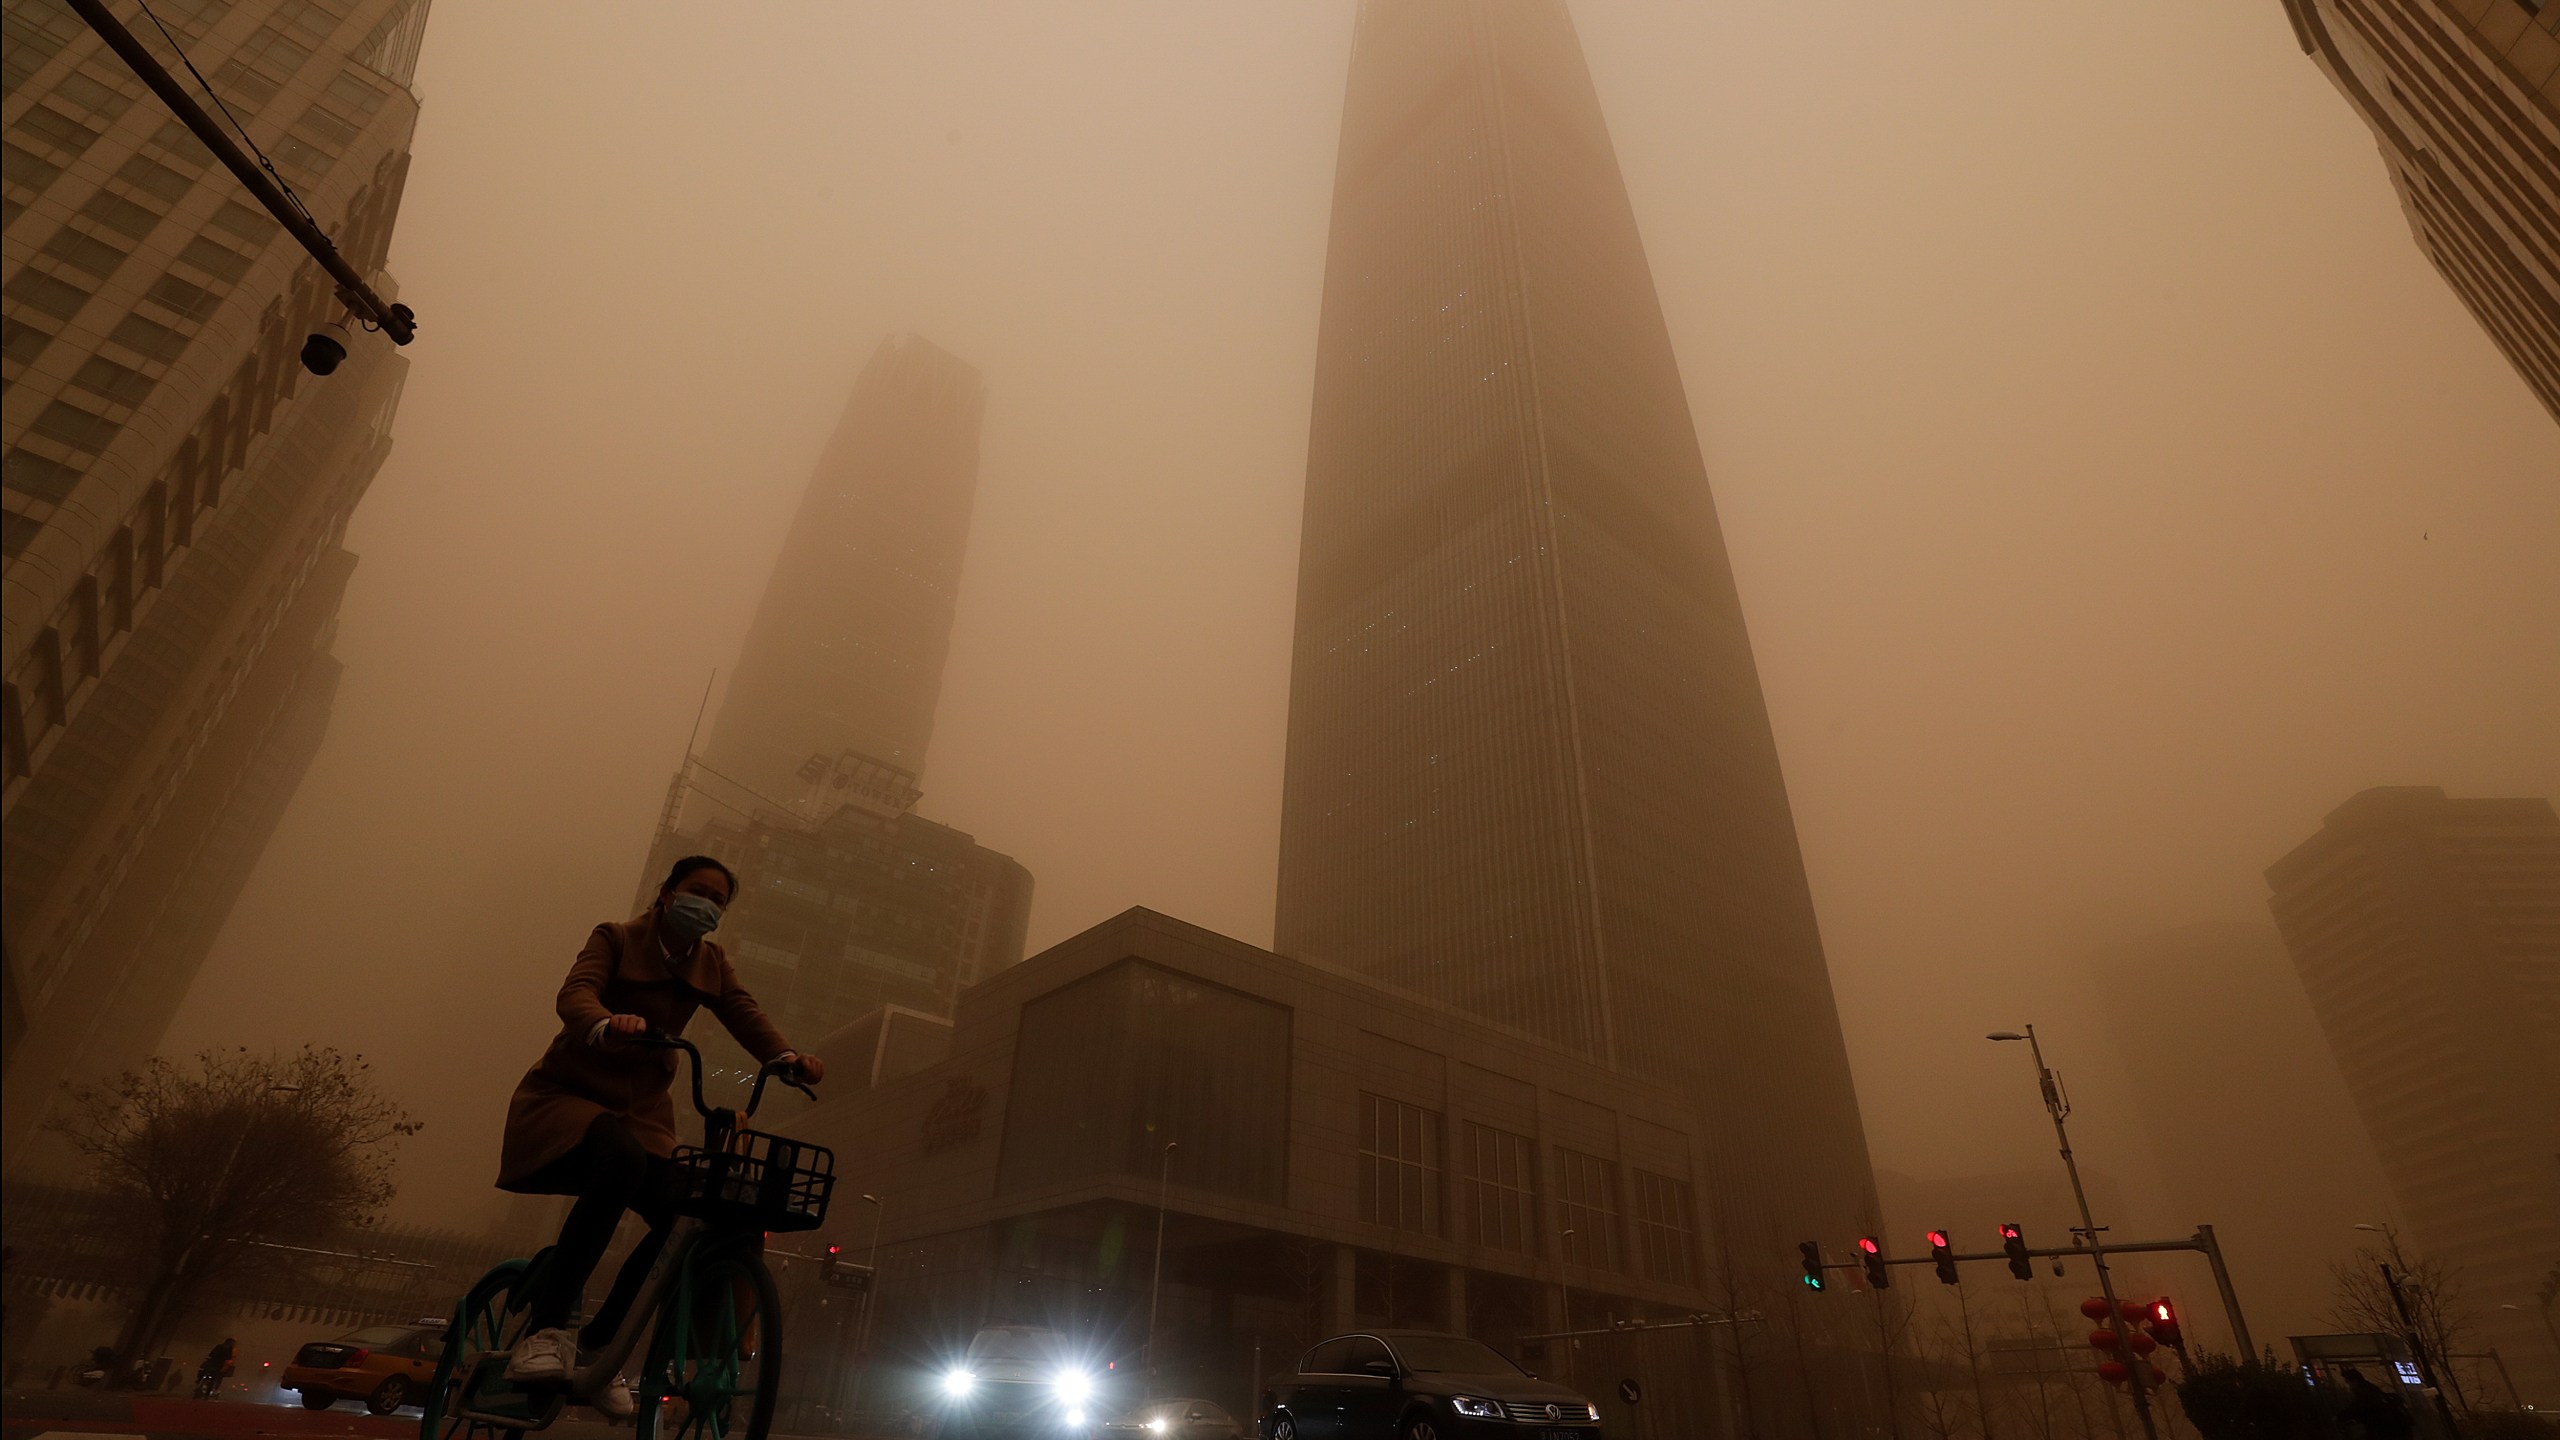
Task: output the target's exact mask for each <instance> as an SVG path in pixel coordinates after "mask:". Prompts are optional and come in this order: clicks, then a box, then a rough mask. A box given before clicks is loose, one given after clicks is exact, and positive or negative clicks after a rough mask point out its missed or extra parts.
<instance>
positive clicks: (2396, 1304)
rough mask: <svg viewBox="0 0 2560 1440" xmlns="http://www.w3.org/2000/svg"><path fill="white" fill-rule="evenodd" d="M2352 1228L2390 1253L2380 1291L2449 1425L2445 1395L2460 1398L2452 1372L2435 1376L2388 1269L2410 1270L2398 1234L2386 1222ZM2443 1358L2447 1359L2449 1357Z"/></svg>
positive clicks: (2414, 1322) (2406, 1298)
mask: <svg viewBox="0 0 2560 1440" xmlns="http://www.w3.org/2000/svg"><path fill="white" fill-rule="evenodd" d="M2355 1228H2357V1229H2358V1230H2362V1231H2363V1232H2365V1233H2366V1234H2368V1235H2379V1236H2381V1237H2382V1245H2383V1248H2384V1250H2386V1251H2387V1252H2388V1253H2389V1256H2390V1258H2389V1259H2386V1260H2382V1261H2379V1262H2377V1263H2378V1266H2379V1268H2380V1269H2381V1271H2382V1288H2384V1289H2385V1290H2388V1291H2390V1292H2391V1308H2392V1310H2393V1311H2394V1312H2395V1313H2397V1314H2398V1315H2399V1317H2400V1338H2401V1339H2403V1340H2406V1341H2408V1342H2409V1358H2411V1359H2413V1360H2415V1361H2417V1362H2418V1383H2419V1384H2421V1385H2424V1386H2426V1387H2427V1388H2428V1389H2429V1390H2432V1391H2434V1392H2435V1396H2436V1409H2437V1410H2438V1411H2439V1412H2441V1413H2442V1414H2443V1415H2444V1418H2445V1423H2446V1424H2448V1425H2450V1424H2452V1422H2453V1412H2452V1411H2451V1410H2449V1409H2447V1408H2446V1407H2445V1400H2444V1392H2445V1391H2447V1390H2451V1391H2453V1393H2454V1395H2455V1397H2456V1398H2457V1399H2459V1398H2460V1397H2461V1394H2462V1390H2461V1387H2460V1386H2458V1385H2456V1384H2455V1383H2454V1380H2453V1372H2452V1371H2451V1370H2450V1369H2447V1370H2446V1371H2445V1372H2444V1374H2443V1376H2442V1377H2441V1380H2440V1379H2439V1377H2438V1376H2437V1373H2436V1366H2435V1359H2434V1357H2433V1356H2432V1355H2430V1354H2429V1353H2428V1352H2427V1337H2426V1336H2425V1335H2423V1334H2420V1333H2419V1331H2418V1322H2417V1319H2416V1317H2415V1316H2413V1315H2412V1314H2411V1313H2410V1310H2409V1295H2408V1292H2407V1291H2405V1290H2403V1289H2401V1288H2400V1275H2399V1274H2397V1273H2394V1272H2393V1270H2392V1268H2391V1267H2392V1266H2394V1265H2397V1266H2399V1267H2400V1271H2401V1272H2403V1273H2405V1272H2406V1271H2407V1270H2408V1268H2409V1262H2408V1261H2406V1260H2404V1259H2402V1258H2401V1257H2400V1232H2399V1231H2398V1230H2396V1229H2394V1228H2392V1226H2391V1225H2390V1224H2389V1223H2388V1222H2385V1223H2383V1224H2380V1225H2367V1224H2363V1223H2361V1222H2359V1223H2358V1224H2357V1225H2356V1227H2355ZM2446 1358H2447V1359H2448V1360H2450V1359H2451V1358H2452V1357H2450V1356H2447V1357H2446ZM2462 1403H2463V1405H2464V1407H2465V1408H2466V1409H2467V1408H2469V1406H2470V1404H2471V1402H2470V1401H2468V1400H2464V1401H2463V1402H2462Z"/></svg>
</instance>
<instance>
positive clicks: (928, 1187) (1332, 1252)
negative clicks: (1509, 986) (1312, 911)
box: [769, 909, 1711, 1404]
mask: <svg viewBox="0 0 2560 1440" xmlns="http://www.w3.org/2000/svg"><path fill="white" fill-rule="evenodd" d="M897 1020H898V1017H897V1016H895V1015H894V1014H893V1015H890V1016H885V1017H883V1023H881V1024H876V1025H868V1026H854V1027H847V1028H846V1030H845V1031H843V1032H841V1033H840V1034H839V1035H838V1036H837V1037H835V1038H834V1039H831V1040H830V1041H828V1042H826V1044H825V1045H823V1046H822V1047H821V1054H822V1055H823V1056H824V1058H825V1059H826V1060H827V1062H828V1065H829V1069H830V1075H831V1080H830V1083H831V1085H832V1083H833V1079H834V1077H836V1076H842V1077H843V1078H845V1079H847V1080H852V1081H854V1082H855V1084H854V1085H852V1086H848V1087H843V1088H841V1089H837V1090H835V1091H833V1092H832V1094H833V1095H834V1097H835V1098H831V1099H830V1100H828V1101H827V1102H825V1103H823V1104H821V1105H820V1106H819V1107H818V1109H816V1110H815V1111H814V1112H804V1113H802V1114H799V1115H793V1114H792V1113H791V1112H790V1111H789V1109H788V1108H787V1107H786V1108H781V1109H777V1110H776V1111H775V1112H774V1113H773V1114H772V1115H771V1116H770V1117H769V1119H770V1120H771V1122H772V1123H774V1124H776V1125H777V1126H779V1127H787V1128H788V1129H789V1130H790V1131H791V1132H792V1133H794V1134H796V1135H799V1136H802V1137H804V1138H811V1139H816V1140H819V1141H821V1142H823V1143H825V1144H828V1145H830V1146H832V1147H833V1149H834V1151H835V1156H836V1165H837V1167H838V1173H839V1175H840V1177H841V1179H840V1180H839V1183H838V1187H837V1190H836V1200H835V1204H834V1207H833V1210H832V1213H831V1215H830V1218H829V1222H828V1225H827V1227H826V1229H825V1230H824V1232H822V1233H821V1234H820V1235H818V1236H815V1237H812V1240H813V1241H814V1242H815V1243H814V1244H807V1245H801V1246H799V1247H798V1248H800V1249H803V1250H805V1251H808V1252H810V1253H818V1252H820V1251H821V1250H822V1248H823V1246H824V1245H826V1244H835V1245H839V1246H842V1247H843V1250H844V1254H845V1256H846V1258H847V1259H854V1260H859V1259H862V1258H864V1257H866V1256H867V1255H868V1254H869V1251H870V1246H871V1236H872V1233H873V1226H874V1224H875V1223H876V1224H877V1225H878V1227H879V1229H878V1233H879V1236H880V1239H879V1242H878V1257H879V1264H878V1273H877V1276H876V1280H875V1283H876V1287H877V1288H876V1304H877V1306H878V1310H877V1315H876V1327H875V1329H874V1332H873V1335H872V1345H871V1353H872V1354H873V1355H874V1356H875V1357H877V1361H878V1364H877V1365H876V1366H875V1367H874V1369H873V1370H872V1372H871V1379H870V1381H869V1383H870V1384H871V1385H873V1386H875V1387H877V1388H875V1390H874V1391H873V1395H874V1397H875V1398H874V1401H873V1403H879V1402H880V1401H881V1400H883V1399H885V1398H886V1397H888V1396H890V1395H893V1394H896V1393H898V1391H900V1390H901V1389H902V1388H903V1387H906V1386H912V1385H913V1384H914V1383H915V1378H916V1376H917V1375H918V1374H920V1373H924V1372H929V1371H930V1369H931V1368H932V1367H933V1366H934V1365H935V1363H936V1362H937V1360H938V1359H939V1358H941V1357H947V1356H949V1355H952V1354H956V1353H957V1347H958V1346H960V1345H962V1344H965V1343H966V1341H967V1339H968V1337H969V1335H970V1334H971V1333H972V1332H973V1331H974V1330H975V1329H977V1328H978V1327H979V1326H981V1325H988V1324H1002V1323H1014V1324H1037V1325H1047V1326H1052V1327H1054V1328H1057V1329H1059V1330H1061V1331H1064V1332H1066V1333H1068V1334H1070V1335H1072V1336H1075V1337H1077V1339H1078V1342H1079V1343H1081V1344H1085V1345H1088V1346H1090V1347H1091V1349H1092V1351H1093V1353H1094V1354H1095V1355H1097V1356H1098V1357H1103V1358H1104V1359H1105V1360H1109V1359H1116V1360H1118V1361H1119V1363H1120V1364H1121V1365H1122V1366H1123V1367H1124V1369H1125V1368H1126V1367H1128V1366H1130V1365H1145V1364H1148V1363H1149V1358H1150V1357H1149V1350H1150V1345H1149V1339H1150V1334H1151V1333H1152V1337H1153V1341H1154V1344H1153V1346H1152V1349H1153V1356H1152V1362H1153V1366H1154V1369H1155V1372H1156V1382H1155V1383H1156V1386H1157V1388H1158V1389H1159V1390H1160V1391H1163V1392H1164V1393H1181V1394H1202V1395H1207V1396H1210V1397H1212V1398H1217V1399H1221V1400H1224V1401H1227V1402H1228V1403H1230V1404H1247V1403H1249V1402H1250V1400H1251V1398H1252V1397H1253V1396H1254V1395H1255V1394H1257V1393H1258V1392H1259V1390H1260V1388H1261V1385H1262V1383H1263V1381H1264V1380H1265V1378H1266V1377H1268V1376H1270V1375H1272V1374H1275V1373H1277V1372H1278V1371H1279V1370H1281V1369H1283V1368H1285V1367H1286V1366H1288V1365H1289V1364H1290V1363H1291V1362H1293V1361H1294V1360H1295V1359H1296V1357H1297V1356H1298V1354H1299V1353H1300V1351H1301V1349H1302V1348H1303V1347H1304V1346H1306V1345H1307V1344H1309V1343H1311V1342H1312V1341H1313V1340H1315V1339H1317V1338H1320V1337H1321V1336H1323V1335H1325V1334H1330V1333H1333V1332H1336V1331H1340V1330H1344V1329H1349V1328H1355V1327H1357V1326H1361V1325H1381V1324H1394V1325H1404V1326H1426V1327H1438V1328H1448V1329H1455V1330H1462V1331H1466V1332H1468V1333H1471V1334H1474V1335H1476V1336H1478V1337H1479V1338H1482V1339H1485V1340H1487V1341H1489V1342H1491V1343H1493V1344H1496V1345H1498V1346H1503V1347H1506V1348H1513V1349H1514V1350H1515V1353H1517V1351H1518V1348H1519V1347H1520V1346H1521V1344H1522V1340H1523V1337H1528V1336H1534V1335H1541V1334H1549V1333H1553V1332H1557V1331H1561V1330H1566V1329H1570V1328H1575V1327H1580V1326H1591V1325H1597V1324H1602V1323H1605V1322H1607V1321H1608V1320H1610V1319H1612V1318H1616V1319H1626V1318H1632V1317H1638V1316H1648V1317H1664V1316H1675V1315H1685V1314H1690V1313H1693V1312H1697V1311H1701V1310H1706V1309H1709V1308H1711V1307H1710V1304H1709V1296H1708V1294H1707V1291H1706V1289H1705V1281H1704V1276H1705V1272H1706V1270H1707V1268H1708V1267H1707V1265H1706V1264H1705V1263H1704V1261H1705V1259H1706V1257H1707V1255H1708V1253H1709V1247H1708V1244H1707V1241H1706V1239H1705V1231H1704V1217H1703V1215H1702V1212H1701V1208H1700V1204H1699V1199H1698V1196H1699V1191H1700V1185H1701V1181H1702V1178H1703V1177H1701V1176H1700V1175H1699V1173H1698V1170H1697V1167H1698V1165H1699V1153H1700V1146H1699V1144H1698V1140H1697V1126H1696V1122H1695V1120H1694V1118H1693V1117H1692V1115H1691V1114H1690V1111H1689V1109H1688V1102H1687V1101H1686V1099H1685V1098H1684V1097H1683V1096H1681V1095H1680V1094H1679V1093H1678V1092H1676V1091H1674V1090H1672V1089H1670V1088H1668V1087H1666V1086H1662V1085H1659V1084H1655V1083H1652V1082H1649V1081H1644V1080H1639V1079H1635V1078H1631V1077H1629V1076H1626V1075H1623V1074H1619V1073H1616V1072H1613V1071H1610V1070H1608V1069H1605V1068H1603V1067H1601V1066H1598V1065H1596V1064H1593V1063H1591V1062H1589V1061H1586V1060H1583V1059H1581V1058H1579V1057H1577V1056H1575V1055H1574V1054H1572V1053H1571V1052H1569V1051H1567V1050H1565V1049H1563V1048H1561V1047H1558V1046H1554V1045H1551V1044H1547V1043H1544V1042H1541V1041H1538V1040H1534V1039H1532V1038H1530V1037H1529V1036H1527V1035H1525V1034H1523V1033H1521V1032H1518V1031H1515V1030H1510V1029H1507V1028H1504V1027H1501V1026H1497V1025H1494V1024H1491V1023H1488V1022H1486V1021H1483V1020H1480V1019H1476V1018H1474V1017H1471V1016H1468V1015H1465V1014H1463V1013H1461V1012H1459V1011H1457V1010H1454V1009H1451V1008H1449V1007H1446V1006H1442V1005H1438V1004H1435V1003H1433V1002H1430V1001H1427V1000H1423V999H1420V998H1418V997H1414V996H1411V995H1407V994H1404V993H1401V992H1397V991H1392V990H1387V989H1383V988H1381V987H1379V986H1377V985H1375V984H1373V983H1370V982H1368V981H1364V980H1361V979H1358V978H1355V977H1353V976H1351V975H1348V974H1345V973H1342V972H1340V971H1336V970H1331V969H1327V968H1323V967H1320V966H1316V965H1312V964H1307V963H1304V962H1301V961H1296V960H1291V959H1287V958H1284V957H1282V956H1279V955H1275V954H1272V953H1271V952H1269V951H1266V950H1262V949H1259V948H1257V947H1255V946H1252V945H1248V944H1245V943H1243V942H1241V941H1237V940H1232V939H1229V938H1227V937H1225V936H1221V935H1216V934H1213V933H1211V932H1209V931H1206V930H1202V929H1200V928H1198V927H1196V926H1192V925H1187V924H1184V923H1182V922H1181V921H1178V920H1174V919H1171V918H1169V917H1167V916H1164V915H1160V914H1157V913H1155V912H1152V911H1148V910H1143V909H1133V910H1129V911H1127V912H1124V913H1123V914H1121V915H1119V916H1117V917H1115V918H1114V919H1111V920H1109V921H1106V922H1105V923H1103V924H1101V925H1098V926H1096V927H1094V928H1093V929H1091V930H1088V931H1086V932H1085V933H1084V934H1082V935H1078V936H1076V937H1075V938H1073V939H1070V940H1068V941H1065V942H1064V943H1062V944H1059V945H1057V946H1055V947H1053V948H1051V949H1049V950H1047V951H1045V952H1043V953H1042V954H1040V955H1037V956H1034V957H1033V958H1031V959H1029V960H1026V961H1024V962H1023V963H1022V964H1020V965H1016V966H1013V967H1011V968H1009V969H1006V970H1004V971H1002V972H1000V973H998V974H996V975H995V976H993V977H992V978H990V979H988V980H986V981H984V982H983V983H981V984H979V985H977V986H975V987H974V988H972V989H970V990H969V991H968V992H966V993H965V994H964V995H962V996H961V997H960V1001H959V1005H958V1008H957V1013H956V1015H955V1016H954V1017H953V1020H952V1023H951V1026H950V1028H949V1029H948V1031H947V1032H945V1031H942V1030H940V1029H939V1027H938V1026H935V1025H932V1024H925V1023H915V1022H914V1021H913V1020H912V1019H911V1020H910V1022H909V1023H905V1024H899V1023H895V1022H896V1021H897ZM868 1196H877V1197H878V1209H877V1210H876V1211H875V1209H874V1207H873V1205H871V1204H866V1203H865V1198H864V1197H868ZM1159 1235H1161V1240H1160V1241H1159ZM1159 1245H1160V1246H1161V1256H1162V1259H1161V1283H1160V1284H1159V1283H1158V1281H1157V1276H1158V1273H1159V1271H1158V1260H1157V1255H1158V1249H1159ZM1151 1314H1152V1315H1153V1317H1154V1320H1153V1324H1152V1326H1151V1325H1150V1315H1151ZM1568 1321H1570V1323H1568ZM1543 1353H1546V1354H1547V1355H1548V1357H1549V1358H1548V1359H1547V1360H1546V1361H1545V1365H1544V1368H1546V1369H1547V1370H1548V1371H1549V1373H1554V1374H1558V1375H1560V1376H1561V1375H1565V1374H1566V1373H1567V1372H1568V1370H1569V1367H1570V1364H1571V1361H1570V1359H1569V1358H1567V1357H1565V1356H1564V1355H1563V1354H1562V1353H1561V1350H1560V1349H1557V1350H1551V1351H1546V1352H1543ZM1582 1378H1583V1380H1584V1382H1585V1383H1586V1384H1587V1385H1589V1386H1598V1387H1601V1388H1606V1387H1605V1386H1603V1385H1602V1379H1603V1377H1597V1376H1586V1377H1582ZM812 1383H813V1384H821V1385H823V1384H825V1383H826V1382H825V1380H824V1379H823V1378H822V1377H815V1376H813V1377H812ZM1609 1383H1611V1384H1613V1383H1614V1378H1611V1379H1610V1380H1609ZM795 1388H796V1387H795ZM838 1393H839V1394H841V1393H842V1391H841V1389H839V1390H838Z"/></svg>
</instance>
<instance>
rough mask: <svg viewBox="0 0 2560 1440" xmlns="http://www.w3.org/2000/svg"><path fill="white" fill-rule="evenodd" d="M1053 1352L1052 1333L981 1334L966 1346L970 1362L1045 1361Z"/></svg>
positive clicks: (1055, 1347) (1055, 1340)
mask: <svg viewBox="0 0 2560 1440" xmlns="http://www.w3.org/2000/svg"><path fill="white" fill-rule="evenodd" d="M1057 1350H1058V1335H1057V1332H1056V1331H1053V1330H1028V1329H1026V1330H1010V1329H1008V1330H981V1331H979V1332H978V1338H976V1339H974V1340H972V1341H970V1342H969V1358H970V1359H972V1360H1046V1359H1048V1358H1049V1357H1050V1356H1051V1355H1054V1354H1056V1353H1057Z"/></svg>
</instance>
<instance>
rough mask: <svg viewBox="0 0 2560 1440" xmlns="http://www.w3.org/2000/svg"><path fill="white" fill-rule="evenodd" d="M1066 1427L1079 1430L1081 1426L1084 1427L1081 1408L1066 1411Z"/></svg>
mask: <svg viewBox="0 0 2560 1440" xmlns="http://www.w3.org/2000/svg"><path fill="white" fill-rule="evenodd" d="M1067 1428H1068V1429H1070V1430H1081V1429H1083V1428H1084V1412H1083V1411H1081V1410H1070V1411H1068V1412H1067Z"/></svg>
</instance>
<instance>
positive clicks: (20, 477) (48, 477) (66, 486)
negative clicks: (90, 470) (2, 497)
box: [0, 450, 80, 505]
mask: <svg viewBox="0 0 2560 1440" xmlns="http://www.w3.org/2000/svg"><path fill="white" fill-rule="evenodd" d="M0 477H5V479H6V482H7V485H8V488H9V489H11V490H14V491H16V492H17V493H18V494H21V495H25V496H28V497H30V498H31V499H36V500H42V501H43V502H45V503H46V504H48V505H59V504H61V503H62V502H63V501H65V500H68V499H70V498H71V492H72V490H73V489H74V488H75V487H77V486H78V485H79V483H80V472H79V471H77V470H74V469H72V468H71V467H70V466H68V465H65V464H63V463H62V462H61V461H59V460H56V459H53V458H51V457H50V456H45V455H38V454H36V453H35V452H34V451H32V450H12V451H10V452H9V458H8V459H7V460H5V461H0Z"/></svg>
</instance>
